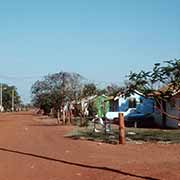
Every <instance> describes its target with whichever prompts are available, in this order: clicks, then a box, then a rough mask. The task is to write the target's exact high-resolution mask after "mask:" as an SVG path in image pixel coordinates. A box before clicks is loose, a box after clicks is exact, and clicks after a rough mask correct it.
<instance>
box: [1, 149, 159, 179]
mask: <svg viewBox="0 0 180 180" xmlns="http://www.w3.org/2000/svg"><path fill="white" fill-rule="evenodd" d="M0 151H4V152H9V153H15V154H21V155H23V156H31V157H35V158H38V159H43V160H47V161H54V162H58V163H64V164H67V165H71V166H78V167H83V168H89V169H96V170H102V171H109V172H114V173H118V174H122V175H124V176H131V177H135V178H141V179H147V180H159V179H157V178H152V177H147V176H140V175H135V174H132V173H128V172H125V171H121V170H117V169H112V168H109V167H103V166H102V167H101V166H93V165H86V164H81V163H75V162H70V161H65V160H59V159H55V158H51V157H47V156H41V155H37V154H31V153H26V152H21V151H17V150H10V149H6V148H0Z"/></svg>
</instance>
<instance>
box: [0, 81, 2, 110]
mask: <svg viewBox="0 0 180 180" xmlns="http://www.w3.org/2000/svg"><path fill="white" fill-rule="evenodd" d="M0 99H1V100H0V103H1V107H2V83H1V86H0Z"/></svg>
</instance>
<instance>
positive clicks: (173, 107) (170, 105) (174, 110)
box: [166, 96, 180, 128]
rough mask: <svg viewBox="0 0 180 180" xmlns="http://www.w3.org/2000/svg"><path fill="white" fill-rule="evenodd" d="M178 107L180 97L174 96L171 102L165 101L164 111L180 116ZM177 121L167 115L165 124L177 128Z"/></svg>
mask: <svg viewBox="0 0 180 180" xmlns="http://www.w3.org/2000/svg"><path fill="white" fill-rule="evenodd" d="M174 103H175V105H174ZM177 108H180V97H179V96H176V97H174V98H173V99H172V102H171V103H166V111H167V113H168V114H169V115H172V116H176V117H180V111H179V110H178V109H177ZM178 123H179V121H177V120H175V119H173V118H169V117H167V121H166V126H167V127H169V128H178Z"/></svg>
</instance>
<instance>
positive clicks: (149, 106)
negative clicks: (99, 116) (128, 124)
mask: <svg viewBox="0 0 180 180" xmlns="http://www.w3.org/2000/svg"><path fill="white" fill-rule="evenodd" d="M114 101H115V104H116V108H115V109H116V111H110V112H107V114H106V118H107V119H109V120H115V119H118V116H119V112H121V113H123V114H124V118H125V121H127V120H128V119H129V118H130V119H133V118H134V119H135V118H136V119H137V118H141V119H142V118H143V117H144V116H145V115H147V114H152V113H153V112H154V100H153V99H152V98H147V97H145V96H144V95H143V94H141V93H140V92H138V91H135V92H134V93H132V94H131V95H130V96H129V97H125V95H124V94H120V95H119V96H117V97H115V98H114ZM111 107H112V106H111Z"/></svg>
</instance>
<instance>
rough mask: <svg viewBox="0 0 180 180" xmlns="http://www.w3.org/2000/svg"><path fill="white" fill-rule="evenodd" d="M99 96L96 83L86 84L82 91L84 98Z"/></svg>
mask: <svg viewBox="0 0 180 180" xmlns="http://www.w3.org/2000/svg"><path fill="white" fill-rule="evenodd" d="M96 94H97V87H96V85H95V84H94V83H89V84H85V85H84V87H83V90H82V96H83V97H88V96H92V95H96Z"/></svg>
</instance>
